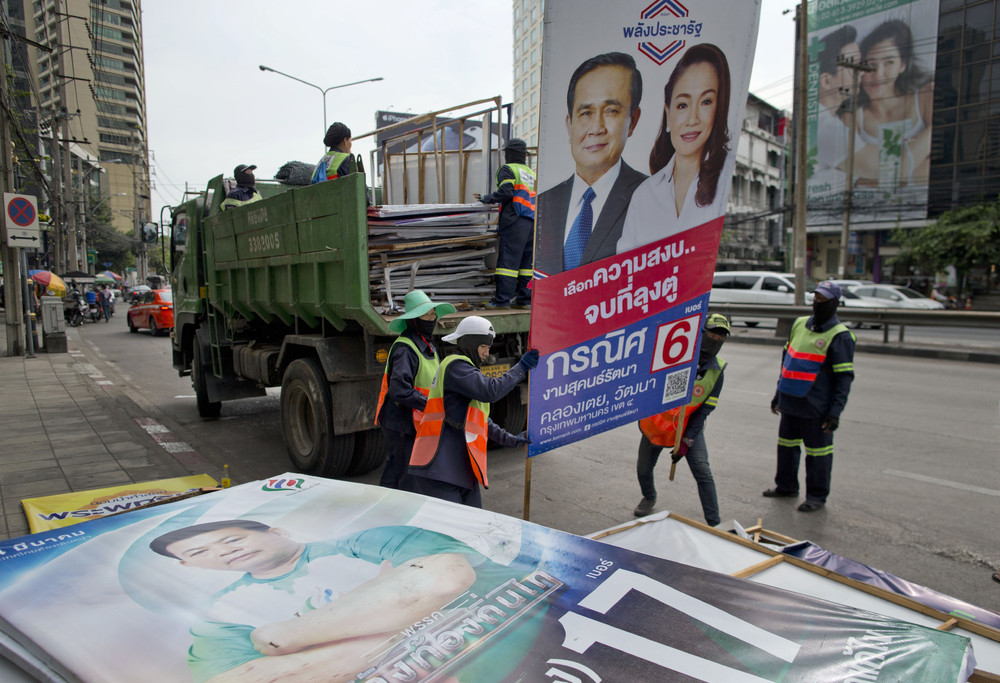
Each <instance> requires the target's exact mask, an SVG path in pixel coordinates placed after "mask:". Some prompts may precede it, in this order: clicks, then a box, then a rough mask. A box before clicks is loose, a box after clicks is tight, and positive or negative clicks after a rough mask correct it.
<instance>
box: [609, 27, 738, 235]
mask: <svg viewBox="0 0 1000 683" xmlns="http://www.w3.org/2000/svg"><path fill="white" fill-rule="evenodd" d="M729 91H730V77H729V63H728V62H727V61H726V56H725V54H723V52H722V50H720V49H719V48H718V47H716V46H715V45H712V44H710V43H703V44H701V45H695V46H694V47H692V48H690V49H689V50H688V51H687V52H686V53H685V54H684V56H683V57H682V58H681V60H680V61H679V62H678V63H677V66H676V67H674V71H673V73H671V74H670V79H669V80H668V81H667V84H666V86H665V87H664V101H665V105H664V108H663V121H662V123H661V124H660V132H659V134H658V135H657V137H656V142H655V143H653V149H652V151H651V152H650V154H649V171H650V174H651V175H650V177H649V178H647V179H646V180H645V181H644V182H643V183H642V185H640V186H639V187H638V188H636V190H635V193H634V194H633V195H632V201H631V203H630V204H629V209H628V214H627V215H626V217H625V226H624V228H623V230H622V236H621V238H620V239H619V240H618V245H617V253H619V254H621V253H624V252H626V251H629V250H631V249H635V248H636V247H641V246H643V245H646V244H649V243H650V242H655V241H657V240H660V239H663V238H664V237H669V236H670V235H676V234H677V233H679V232H683V231H684V230H687V229H688V228H693V227H695V226H697V225H701V224H703V223H707V222H708V221H711V220H712V219H714V218H718V217H719V216H722V215H723V214H725V210H726V200H727V198H728V195H729V192H728V183H729V179H730V178H731V177H732V171H733V164H734V161H733V157H734V155H733V154H730V152H729V124H728V121H727V118H728V116H729ZM720 179H721V180H722V181H723V182H722V183H721V184H722V187H720V182H719V181H720Z"/></svg>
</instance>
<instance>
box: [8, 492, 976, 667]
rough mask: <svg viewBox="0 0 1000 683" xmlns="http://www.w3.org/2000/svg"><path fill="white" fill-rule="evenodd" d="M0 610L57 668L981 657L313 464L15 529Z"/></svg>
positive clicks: (880, 662) (941, 641) (33, 650)
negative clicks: (81, 518)
mask: <svg viewBox="0 0 1000 683" xmlns="http://www.w3.org/2000/svg"><path fill="white" fill-rule="evenodd" d="M0 625H2V634H0V635H2V637H0V651H2V652H3V653H4V654H5V655H6V657H7V659H8V660H10V661H13V662H20V663H22V664H25V663H33V666H34V667H35V668H34V669H33V670H32V671H31V673H32V675H34V676H36V677H37V678H40V679H42V678H44V679H47V680H50V679H55V680H58V679H59V678H58V677H62V679H65V680H72V681H101V682H105V681H135V680H157V681H191V680H194V681H198V682H199V683H200V682H202V681H213V682H218V681H241V682H248V681H276V680H281V681H304V680H322V681H365V682H367V683H389V682H392V681H463V682H468V683H489V682H491V681H545V680H555V681H594V682H596V681H674V680H677V681H682V680H683V681H689V680H702V681H716V682H718V683H733V682H737V683H739V682H747V683H750V682H753V683H762V682H765V681H772V682H776V681H783V682H788V681H851V680H854V681H890V680H891V681H901V680H911V681H935V682H939V681H940V682H943V681H964V680H967V677H968V675H969V674H970V673H971V671H972V666H973V664H974V658H973V657H972V652H971V649H970V646H969V641H968V639H967V638H963V637H961V636H956V635H952V634H949V633H944V632H941V631H936V630H934V629H930V628H926V627H921V626H917V625H914V624H910V623H907V622H903V621H899V620H895V619H891V618H888V617H883V616H880V615H876V614H873V613H871V612H864V611H859V610H855V609H852V608H848V607H844V606H841V605H837V604H833V603H830V602H826V601H823V600H819V599H815V598H810V597H807V596H803V595H799V594H795V593H791V592H787V591H783V590H779V589H776V588H770V587H767V586H763V585H759V584H754V583H752V582H748V581H743V580H740V579H735V578H732V577H729V576H726V575H722V574H715V573H713V572H709V571H705V570H701V569H696V568H693V567H689V566H686V565H682V564H678V563H675V562H670V561H667V560H662V559H659V558H655V557H652V556H649V555H645V554H642V553H637V552H633V551H630V550H626V549H623V548H616V547H613V546H609V545H606V544H604V543H601V542H599V541H593V540H589V539H585V538H581V537H579V536H574V535H572V534H567V533H563V532H560V531H555V530H552V529H547V528H545V527H541V526H538V525H535V524H531V523H529V522H523V521H520V520H516V519H513V518H510V517H505V516H503V515H498V514H495V513H491V512H488V511H485V510H479V509H473V508H468V507H460V506H456V505H454V504H452V503H448V502H444V501H441V500H437V499H430V498H425V497H423V496H418V495H416V494H410V493H406V492H401V491H395V490H389V489H383V488H380V487H376V486H367V485H362V484H355V483H349V482H342V481H336V480H331V479H324V478H319V477H308V476H302V475H297V474H284V475H281V476H278V477H274V478H272V479H266V480H261V481H256V482H250V483H247V484H243V485H241V486H237V487H233V488H230V489H223V490H220V491H218V492H214V493H210V494H206V495H204V496H200V497H198V498H194V499H189V500H186V501H179V502H176V503H170V504H165V505H162V506H158V507H152V508H147V509H140V510H136V511H133V512H129V513H127V514H123V515H118V516H114V517H104V518H100V519H95V520H93V521H88V522H85V523H82V524H77V525H74V526H71V527H67V528H65V529H57V530H53V531H48V532H45V533H40V534H34V535H30V536H24V537H21V538H14V539H10V540H8V541H3V542H0ZM25 665H27V664H25Z"/></svg>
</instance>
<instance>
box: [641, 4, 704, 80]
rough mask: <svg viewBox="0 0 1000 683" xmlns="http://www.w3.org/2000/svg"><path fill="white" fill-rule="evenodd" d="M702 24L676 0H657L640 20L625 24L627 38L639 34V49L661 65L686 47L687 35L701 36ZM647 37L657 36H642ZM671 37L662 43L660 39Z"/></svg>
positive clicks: (647, 8)
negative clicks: (689, 14)
mask: <svg viewBox="0 0 1000 683" xmlns="http://www.w3.org/2000/svg"><path fill="white" fill-rule="evenodd" d="M701 28H702V24H701V22H700V21H698V20H696V19H691V18H690V17H689V16H688V8H687V7H685V6H684V5H682V4H681V3H679V2H677V1H676V0H654V2H653V3H652V4H650V5H649V6H647V7H646V8H645V9H644V10H642V12H640V13H639V22H638V23H637V24H635V25H634V26H624V27H622V34H623V35H624V36H625V37H626V38H638V39H640V42H639V47H638V49H639V52H641V53H642V54H644V55H646V56H647V57H649V58H650V59H651V60H653V61H654V62H656V63H657V64H659V65H663V64H665V63H666V62H667V60H669V59H670V58H671V57H673V56H674V55H676V54H677V53H678V52H680V51H681V50H683V49H684V45H685V44H686V41H685V38H699V37H701ZM643 38H649V39H657V42H656V43H654V42H653V41H652V40H642V39H643ZM664 40H667V41H669V42H668V43H667V44H666V45H665V46H663V47H660V46H659V45H658V44H657V43H662V41H664Z"/></svg>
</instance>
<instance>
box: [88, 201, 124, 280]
mask: <svg viewBox="0 0 1000 683" xmlns="http://www.w3.org/2000/svg"><path fill="white" fill-rule="evenodd" d="M85 229H86V231H87V247H88V248H90V249H96V250H97V263H98V266H99V267H98V268H97V272H101V271H102V270H104V268H105V266H104V265H103V264H104V263H111V264H112V265H111V266H110V268H111V269H112V270H115V271H117V272H121V271H122V270H124V268H125V267H126V266H128V265H129V264H131V263H133V262H134V261H135V256H133V250H134V249H135V246H136V241H135V238H133V237H131V236H129V235H124V234H122V233H120V232H118V231H117V230H115V229H114V228H113V227H111V212H110V211H108V209H107V208H106V207H102V208H100V209H98V210H97V211H95V212H94V213H93V215H92V216H91V217H90V218H88V219H87V222H86V224H85Z"/></svg>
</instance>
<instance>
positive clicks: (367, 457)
mask: <svg viewBox="0 0 1000 683" xmlns="http://www.w3.org/2000/svg"><path fill="white" fill-rule="evenodd" d="M385 456H386V451H385V432H383V431H382V430H381V429H369V430H368V431H365V432H358V433H357V435H356V436H355V437H354V458H353V459H352V460H351V466H350V467H348V468H347V474H348V476H357V475H361V474H368V473H369V472H371V471H373V470H376V469H378V468H379V467H381V466H382V463H384V462H385Z"/></svg>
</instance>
